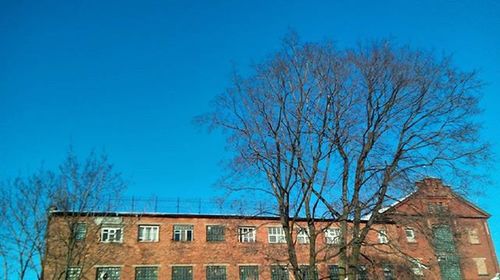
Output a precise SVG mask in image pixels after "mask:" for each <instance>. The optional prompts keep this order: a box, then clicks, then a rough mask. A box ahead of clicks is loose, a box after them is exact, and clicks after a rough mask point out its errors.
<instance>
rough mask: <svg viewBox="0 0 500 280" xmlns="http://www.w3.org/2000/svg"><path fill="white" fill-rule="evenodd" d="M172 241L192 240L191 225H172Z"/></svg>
mask: <svg viewBox="0 0 500 280" xmlns="http://www.w3.org/2000/svg"><path fill="white" fill-rule="evenodd" d="M174 241H193V225H174Z"/></svg>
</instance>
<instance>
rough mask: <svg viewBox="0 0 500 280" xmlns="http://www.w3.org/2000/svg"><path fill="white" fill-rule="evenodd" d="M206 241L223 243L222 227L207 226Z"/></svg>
mask: <svg viewBox="0 0 500 280" xmlns="http://www.w3.org/2000/svg"><path fill="white" fill-rule="evenodd" d="M207 241H224V226H221V225H211V226H207Z"/></svg>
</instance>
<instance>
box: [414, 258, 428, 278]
mask: <svg viewBox="0 0 500 280" xmlns="http://www.w3.org/2000/svg"><path fill="white" fill-rule="evenodd" d="M411 262H412V264H413V267H412V268H411V271H412V272H413V274H414V275H416V276H424V271H423V269H426V267H425V265H423V264H422V262H421V260H418V259H412V260H411Z"/></svg>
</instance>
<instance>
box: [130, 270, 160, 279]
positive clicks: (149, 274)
mask: <svg viewBox="0 0 500 280" xmlns="http://www.w3.org/2000/svg"><path fill="white" fill-rule="evenodd" d="M135 279H136V280H158V268H157V267H136V268H135Z"/></svg>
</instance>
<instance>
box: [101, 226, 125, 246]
mask: <svg viewBox="0 0 500 280" xmlns="http://www.w3.org/2000/svg"><path fill="white" fill-rule="evenodd" d="M117 232H120V234H119V236H120V239H116V236H117V235H118V234H117ZM104 235H107V238H106V239H105V238H104ZM101 242H102V243H122V242H123V227H118V226H103V227H101Z"/></svg>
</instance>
